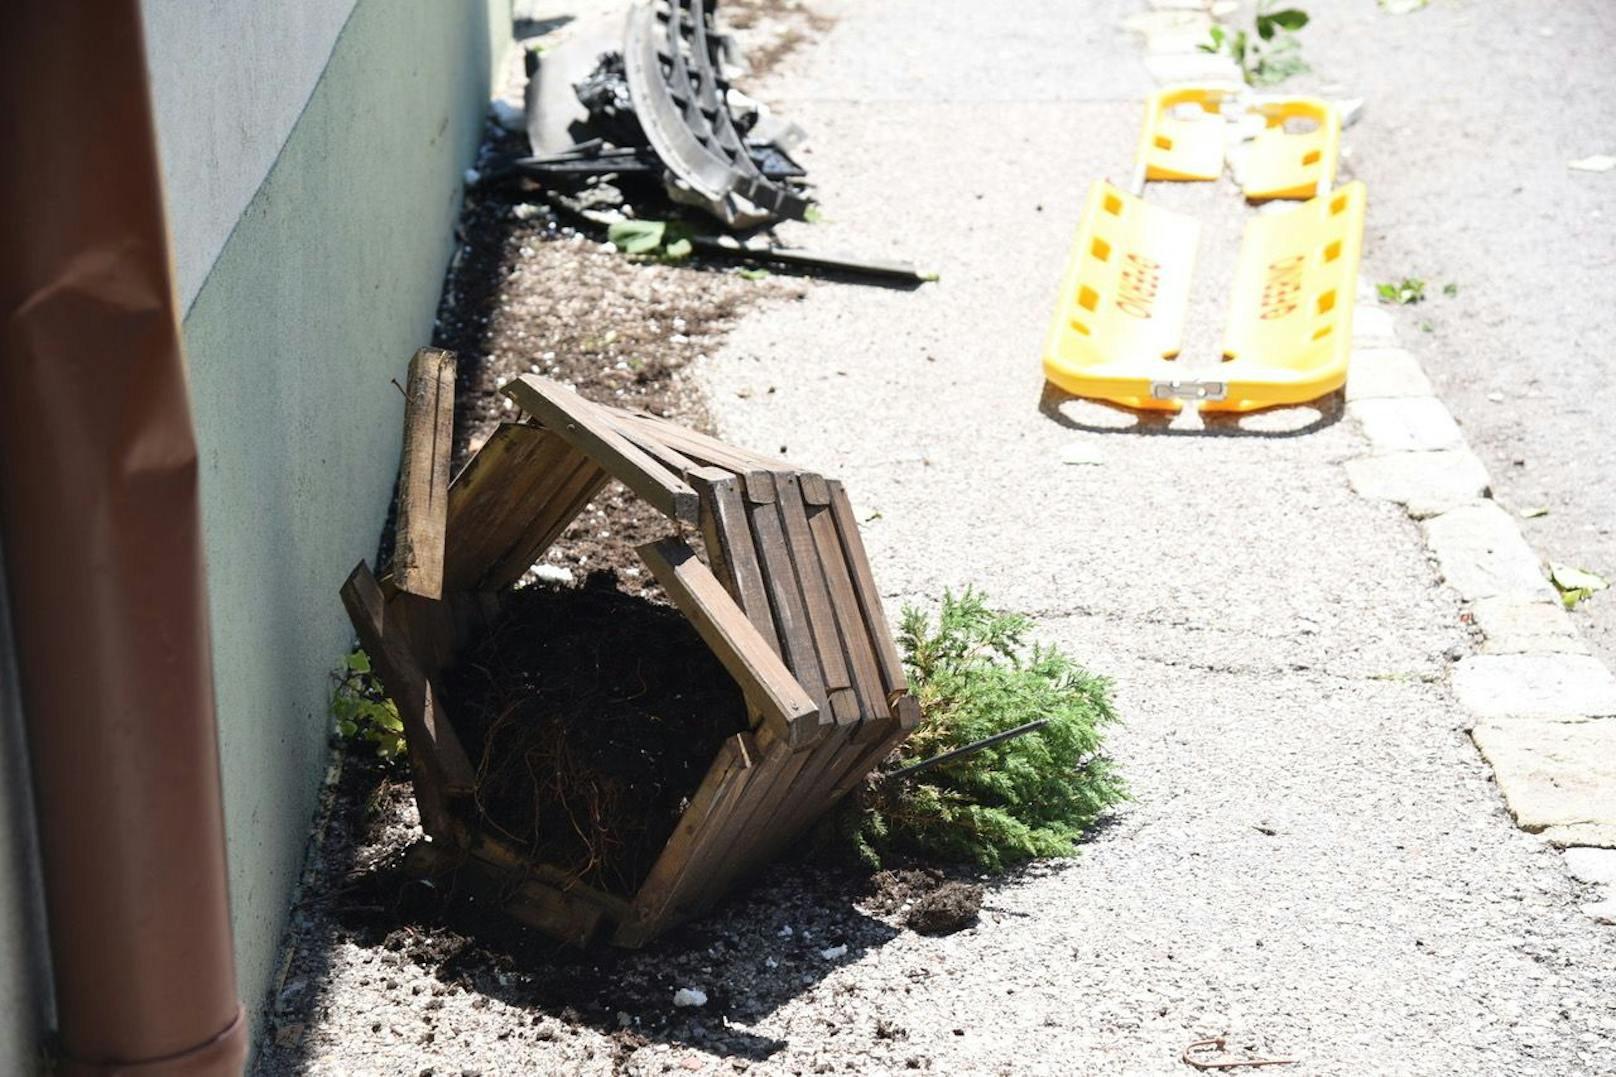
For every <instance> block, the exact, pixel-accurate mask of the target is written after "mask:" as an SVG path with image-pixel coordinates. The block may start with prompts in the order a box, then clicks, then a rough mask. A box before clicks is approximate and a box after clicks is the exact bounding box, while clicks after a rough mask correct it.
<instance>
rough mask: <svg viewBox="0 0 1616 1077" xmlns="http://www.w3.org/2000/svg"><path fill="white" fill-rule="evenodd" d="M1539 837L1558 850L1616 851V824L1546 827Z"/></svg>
mask: <svg viewBox="0 0 1616 1077" xmlns="http://www.w3.org/2000/svg"><path fill="white" fill-rule="evenodd" d="M1539 837H1541V838H1542V839H1543V840H1544V841H1546V842H1548V843H1549V844H1550V845H1553V846H1555V847H1556V848H1558V849H1570V848H1573V847H1576V848H1592V847H1595V846H1597V847H1599V848H1602V849H1616V823H1564V824H1561V825H1559V826H1551V827H1545V828H1544V829H1543V832H1542V833H1541V834H1540V835H1539Z"/></svg>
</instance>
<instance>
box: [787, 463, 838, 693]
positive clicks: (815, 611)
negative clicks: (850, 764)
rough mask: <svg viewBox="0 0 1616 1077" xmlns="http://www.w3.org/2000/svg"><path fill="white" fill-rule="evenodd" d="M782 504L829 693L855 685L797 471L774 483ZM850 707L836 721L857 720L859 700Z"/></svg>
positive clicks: (810, 626)
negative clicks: (809, 522) (803, 500)
mask: <svg viewBox="0 0 1616 1077" xmlns="http://www.w3.org/2000/svg"><path fill="white" fill-rule="evenodd" d="M775 490H776V493H777V495H778V502H777V503H778V505H779V507H780V522H781V526H782V528H783V529H784V531H785V536H786V549H787V550H788V551H789V553H790V556H791V563H792V565H793V566H794V568H795V571H796V575H797V582H798V585H799V586H800V587H801V588H802V597H803V606H804V608H805V609H806V610H807V613H808V628H809V631H810V632H811V633H812V635H813V640H814V653H815V654H817V655H818V656H819V669H820V672H821V673H823V674H824V678H825V690H826V692H827V693H830V692H834V691H835V690H837V689H843V688H848V689H850V688H852V686H853V675H852V673H851V672H849V670H848V668H847V655H846V654H844V653H843V651H842V640H841V636H840V635H839V634H838V633H837V631H836V613H835V611H834V610H833V609H832V607H831V603H830V592H829V590H828V589H827V588H826V586H825V573H824V570H823V569H822V568H821V567H820V564H819V552H818V550H816V549H815V547H814V536H813V533H812V532H811V531H810V530H809V529H808V516H807V513H806V512H805V511H804V509H803V505H802V492H801V491H800V490H799V489H798V486H797V479H796V476H794V475H781V476H779V477H778V478H777V480H776V483H775ZM844 702H846V703H847V704H848V705H849V707H850V708H851V709H850V710H847V711H845V712H844V711H840V710H838V711H837V712H836V714H835V717H836V720H837V721H839V722H840V721H843V720H845V719H852V720H855V721H856V720H857V718H858V709H857V704H856V703H855V702H854V701H853V700H852V699H846V700H844Z"/></svg>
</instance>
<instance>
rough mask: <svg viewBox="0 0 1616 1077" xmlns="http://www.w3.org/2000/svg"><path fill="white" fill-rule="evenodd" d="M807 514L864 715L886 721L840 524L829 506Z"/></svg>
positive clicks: (883, 690) (878, 676)
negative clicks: (842, 542) (841, 538)
mask: <svg viewBox="0 0 1616 1077" xmlns="http://www.w3.org/2000/svg"><path fill="white" fill-rule="evenodd" d="M827 496H828V494H827ZM807 514H808V530H809V531H810V532H812V533H813V538H814V548H815V550H816V551H817V552H818V555H819V564H820V567H821V568H822V569H823V570H824V574H825V586H826V588H827V590H828V591H829V593H830V603H831V608H832V609H833V610H835V613H836V627H837V629H838V630H839V632H840V633H841V637H842V640H843V641H844V643H845V645H846V648H847V658H848V665H849V667H850V668H851V670H852V674H853V689H854V691H855V692H857V693H858V700H859V711H860V714H861V716H862V717H863V718H864V720H866V721H870V720H873V719H881V718H885V717H887V716H888V714H889V713H890V711H889V709H888V703H887V695H886V687H885V685H884V684H883V683H882V680H881V667H880V663H879V660H878V658H877V657H876V646H875V642H874V641H873V640H872V639H871V638H870V630H869V626H868V625H866V624H865V623H864V615H863V612H862V611H861V610H860V608H859V601H858V593H857V591H855V589H854V587H853V580H852V577H851V575H850V574H849V573H848V570H847V560H846V555H845V553H844V552H843V550H842V544H841V541H840V539H838V538H837V536H836V520H835V518H834V517H833V516H832V514H831V510H830V508H829V506H815V507H811V508H809V509H808V510H807Z"/></svg>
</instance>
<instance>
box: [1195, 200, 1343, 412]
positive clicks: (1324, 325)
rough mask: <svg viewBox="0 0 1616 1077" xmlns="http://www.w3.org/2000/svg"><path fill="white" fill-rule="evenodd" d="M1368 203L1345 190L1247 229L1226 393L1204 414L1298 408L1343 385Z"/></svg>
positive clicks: (1227, 338)
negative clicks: (1273, 407)
mask: <svg viewBox="0 0 1616 1077" xmlns="http://www.w3.org/2000/svg"><path fill="white" fill-rule="evenodd" d="M1364 204H1365V188H1364V185H1363V184H1362V183H1349V184H1347V185H1346V186H1345V187H1342V188H1341V189H1340V190H1337V191H1332V192H1331V193H1329V194H1326V195H1321V196H1319V197H1318V198H1315V199H1313V200H1311V201H1309V202H1304V203H1302V204H1301V205H1300V206H1297V207H1296V208H1295V209H1294V210H1292V211H1290V212H1289V213H1275V214H1265V215H1263V216H1259V217H1253V218H1252V219H1251V220H1250V221H1249V222H1248V223H1247V224H1246V234H1245V238H1244V240H1243V241H1242V242H1241V245H1240V264H1239V266H1238V268H1237V269H1236V270H1235V282H1234V295H1233V297H1232V299H1231V302H1230V306H1229V324H1228V328H1227V330H1226V332H1225V333H1224V338H1223V352H1224V356H1225V359H1226V361H1225V362H1224V364H1223V366H1222V367H1221V368H1220V369H1219V370H1218V371H1217V375H1218V376H1219V377H1221V378H1222V379H1223V381H1224V382H1225V385H1226V388H1225V389H1224V392H1223V399H1222V400H1218V401H1215V402H1211V403H1208V404H1206V405H1205V408H1206V409H1207V410H1209V411H1252V410H1254V409H1256V408H1266V407H1271V406H1273V405H1275V404H1302V403H1306V402H1307V401H1309V400H1316V399H1318V398H1319V397H1321V396H1323V395H1324V394H1325V393H1329V392H1332V391H1334V390H1336V389H1339V388H1340V387H1341V386H1342V385H1344V384H1345V383H1346V380H1347V360H1348V357H1349V355H1350V354H1351V351H1352V306H1353V299H1354V297H1355V296H1356V294H1357V287H1358V260H1359V256H1360V255H1361V253H1362V250H1363V225H1364Z"/></svg>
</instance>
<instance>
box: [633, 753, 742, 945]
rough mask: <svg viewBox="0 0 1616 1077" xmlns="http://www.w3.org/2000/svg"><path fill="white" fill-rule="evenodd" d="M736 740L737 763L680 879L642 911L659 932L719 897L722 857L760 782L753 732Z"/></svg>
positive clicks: (643, 917) (693, 846)
mask: <svg viewBox="0 0 1616 1077" xmlns="http://www.w3.org/2000/svg"><path fill="white" fill-rule="evenodd" d="M732 740H733V741H734V743H735V746H736V747H735V762H734V763H733V764H732V765H731V768H730V771H729V773H728V774H726V776H725V779H724V787H723V790H722V791H721V793H720V795H719V796H718V797H717V798H716V800H715V803H714V807H713V810H712V811H711V812H710V813H708V816H707V820H706V823H705V824H704V825H703V826H702V828H701V830H700V832H699V833H698V834H697V836H696V840H695V842H694V843H693V844H692V845H691V847H690V850H689V853H688V855H687V856H686V858H685V864H684V868H683V870H682V871H681V872H680V873H679V878H678V879H677V881H676V882H675V883H674V884H673V885H672V886H671V887H669V888H668V889H667V891H666V893H665V894H664V896H663V897H662V898H661V907H660V908H653V907H651V906H650V904H649V903H647V904H646V906H645V907H644V911H643V913H642V914H641V919H642V920H645V921H647V922H648V923H649V924H650V925H651V926H653V927H654V928H655V930H657V931H659V932H660V931H663V930H665V929H666V928H667V927H668V926H670V925H671V924H672V923H674V922H677V921H680V920H684V919H686V918H687V917H688V916H689V915H690V913H691V911H692V910H693V909H695V908H697V907H700V906H702V905H704V904H705V902H706V901H707V900H710V899H711V898H714V897H716V896H718V893H719V892H718V891H717V890H716V889H715V887H714V883H715V881H716V878H715V876H716V873H717V870H718V867H719V866H720V863H721V860H720V858H721V857H722V855H723V854H724V852H725V850H727V849H728V848H729V847H730V844H731V839H732V837H733V836H734V834H735V828H736V825H737V823H738V813H739V812H740V811H741V809H742V807H743V806H744V805H745V803H746V800H747V796H748V794H749V793H750V792H751V790H752V787H753V785H754V784H755V782H756V781H757V776H758V772H759V768H758V763H759V762H760V761H761V760H760V758H759V756H758V754H757V745H756V743H755V742H754V740H753V738H752V734H750V733H742V734H739V735H738V736H737V737H735V738H732ZM642 891H643V888H642Z"/></svg>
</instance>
